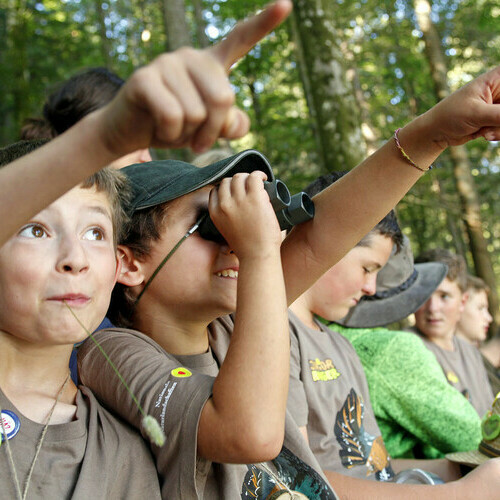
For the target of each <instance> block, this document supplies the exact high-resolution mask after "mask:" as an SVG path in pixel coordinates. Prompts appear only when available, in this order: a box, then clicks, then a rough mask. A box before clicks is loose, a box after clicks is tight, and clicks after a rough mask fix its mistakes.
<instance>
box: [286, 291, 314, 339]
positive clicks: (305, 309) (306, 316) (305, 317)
mask: <svg viewBox="0 0 500 500" xmlns="http://www.w3.org/2000/svg"><path fill="white" fill-rule="evenodd" d="M290 309H291V311H292V312H293V313H294V314H295V316H297V317H298V318H299V319H300V321H302V323H304V325H306V326H307V327H308V328H311V329H312V330H321V329H320V327H319V326H318V324H317V323H316V321H315V319H314V318H315V315H314V313H313V312H312V311H311V308H310V307H309V303H308V300H307V293H304V294H302V295H301V296H300V297H299V298H298V299H297V300H296V301H295V302H294V303H293V304H292V305H290Z"/></svg>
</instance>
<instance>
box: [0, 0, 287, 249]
mask: <svg viewBox="0 0 500 500" xmlns="http://www.w3.org/2000/svg"><path fill="white" fill-rule="evenodd" d="M290 10H291V2H290V0H278V1H277V2H276V3H274V4H272V5H270V6H269V7H267V8H266V9H265V10H263V11H262V12H261V13H260V14H258V15H256V16H254V17H251V18H250V19H248V20H246V21H243V22H242V23H240V24H238V25H237V26H236V27H235V29H234V30H233V31H232V32H231V33H230V34H229V35H228V36H227V38H226V39H224V40H222V41H221V42H220V43H219V44H217V45H215V46H213V47H210V48H207V49H204V50H194V49H190V48H183V49H180V50H178V51H176V52H173V53H170V54H164V55H162V56H159V57H158V58H157V59H155V60H154V61H153V62H152V63H151V64H149V65H148V66H145V67H144V68H141V69H139V70H138V71H136V72H135V73H134V74H133V75H132V77H131V78H130V79H129V80H128V81H127V83H126V84H125V85H124V86H123V88H122V89H121V90H120V92H119V93H118V95H117V96H116V98H115V99H114V100H113V101H112V102H111V103H110V104H108V105H107V106H105V107H103V108H101V109H99V110H97V111H95V112H94V113H91V114H90V115H87V117H85V118H84V119H83V120H81V121H80V122H78V123H77V124H76V125H75V126H74V127H72V128H71V129H69V130H68V131H67V132H66V133H64V134H62V135H61V136H59V137H57V138H56V139H54V140H53V141H51V142H50V143H48V144H47V145H45V146H43V147H42V148H40V149H38V150H37V151H35V152H33V153H31V154H29V155H27V156H25V157H22V158H20V159H19V160H17V161H15V162H13V163H12V164H11V165H8V166H6V167H4V168H2V169H0V219H1V220H2V221H3V222H2V225H1V230H0V245H2V244H3V243H4V242H5V241H6V240H7V239H8V238H9V237H10V236H11V235H12V234H13V233H14V231H15V230H16V229H17V228H18V227H19V226H20V225H21V224H23V223H24V222H25V221H27V220H28V219H29V218H30V217H32V216H33V215H35V214H36V213H38V212H39V211H40V210H42V209H43V208H44V207H45V206H47V205H48V204H49V203H51V202H53V201H54V200H55V199H57V198H58V197H59V196H61V195H62V194H64V193H65V192H66V191H68V190H69V189H71V188H72V187H73V186H75V185H76V184H78V183H80V182H81V181H82V180H84V179H85V178H86V177H88V176H89V175H91V174H93V173H94V172H96V171H97V170H99V169H101V168H102V167H104V166H105V165H107V164H109V163H110V162H112V161H113V160H115V159H117V158H119V157H121V156H123V155H125V154H128V153H130V152H132V151H136V150H138V149H143V148H147V147H150V146H152V147H162V148H176V147H185V146H191V147H193V148H194V149H195V150H196V151H201V150H203V149H206V148H209V147H210V146H211V145H212V144H213V143H214V141H215V140H216V139H217V138H218V137H226V138H229V139H233V138H237V137H241V136H243V135H245V134H246V132H247V131H248V128H249V120H248V117H247V115H246V114H245V113H244V112H243V111H241V110H239V109H238V108H236V107H235V106H234V105H233V103H234V92H233V90H232V89H231V86H230V84H229V81H228V78H227V75H228V74H229V70H230V68H231V66H232V65H233V64H234V63H235V62H236V61H237V60H238V59H239V58H241V57H243V56H244V55H245V54H246V53H247V52H248V51H249V50H250V49H251V48H252V47H253V46H254V45H255V44H256V43H257V42H258V41H259V40H261V39H262V38H263V37H264V36H265V35H266V34H267V33H269V31H271V30H272V29H274V28H275V27H276V26H277V25H278V24H280V23H281V22H282V21H283V20H284V19H285V18H286V17H287V15H288V13H289V12H290Z"/></svg>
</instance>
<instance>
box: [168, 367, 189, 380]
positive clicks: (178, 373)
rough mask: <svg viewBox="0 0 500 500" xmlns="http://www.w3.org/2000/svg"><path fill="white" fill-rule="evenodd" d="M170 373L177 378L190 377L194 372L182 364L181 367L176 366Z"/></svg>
mask: <svg viewBox="0 0 500 500" xmlns="http://www.w3.org/2000/svg"><path fill="white" fill-rule="evenodd" d="M170 373H171V374H172V375H173V376H174V377H177V378H186V377H190V376H191V375H192V373H191V372H190V371H189V370H188V369H187V368H184V367H183V366H181V367H179V368H175V369H174V370H172V371H171V372H170Z"/></svg>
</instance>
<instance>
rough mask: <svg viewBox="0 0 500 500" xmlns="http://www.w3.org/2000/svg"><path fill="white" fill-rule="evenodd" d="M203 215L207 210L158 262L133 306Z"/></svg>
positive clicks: (196, 227)
mask: <svg viewBox="0 0 500 500" xmlns="http://www.w3.org/2000/svg"><path fill="white" fill-rule="evenodd" d="M205 217H208V212H207V213H205V214H203V215H202V216H201V217H200V218H199V219H198V220H197V221H196V222H195V224H194V226H192V227H191V228H190V229H189V230H188V232H187V233H186V234H185V235H184V236H183V237H182V238H181V239H180V240H179V241H178V242H177V244H176V245H175V246H174V248H172V250H170V252H168V254H167V255H166V257H165V258H164V259H163V260H162V261H161V262H160V264H159V265H158V267H157V268H156V269H155V271H154V273H153V274H152V275H151V277H150V278H149V280H148V281H147V283H146V285H145V286H144V288H143V289H142V291H141V293H140V294H139V295H138V296H137V299H135V303H134V306H136V305H137V302H139V299H140V298H141V297H142V296H143V295H144V292H145V291H146V290H147V289H148V287H149V285H150V284H151V282H152V281H153V280H154V278H155V277H156V275H157V274H158V273H159V272H160V271H161V268H162V267H163V266H164V265H165V264H166V262H167V260H168V259H170V257H172V255H173V254H174V252H175V251H176V250H177V249H178V248H179V247H180V246H181V245H182V243H184V241H185V240H186V238H187V237H188V236H191V235H192V234H193V233H194V232H195V231H196V230H197V229H198V227H199V225H200V224H201V221H202V220H203V219H204V218H205Z"/></svg>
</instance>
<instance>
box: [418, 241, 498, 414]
mask: <svg viewBox="0 0 500 500" xmlns="http://www.w3.org/2000/svg"><path fill="white" fill-rule="evenodd" d="M431 261H435V262H443V263H445V264H446V265H447V266H448V273H447V275H446V277H445V278H444V279H443V281H442V282H441V284H440V285H439V286H438V288H437V289H436V291H435V292H434V293H433V294H432V295H431V296H430V298H429V299H428V300H427V301H426V302H425V304H424V305H423V306H421V307H420V308H419V309H418V310H417V311H416V312H415V327H414V329H413V331H414V332H415V333H417V334H418V335H420V337H421V338H422V340H423V341H424V343H425V345H426V346H427V348H428V349H430V350H431V351H432V352H433V353H434V355H435V356H436V359H437V360H438V363H439V364H440V365H441V368H442V369H443V371H444V374H445V376H446V378H447V380H448V382H449V383H450V384H451V385H452V386H453V387H455V388H456V389H457V390H458V391H460V392H461V393H462V394H463V395H464V396H465V397H466V398H467V399H469V401H470V402H471V404H472V406H474V408H475V409H476V411H477V412H478V414H479V416H480V417H482V416H483V415H484V413H485V412H486V411H488V410H489V408H490V407H491V402H492V401H493V393H492V391H491V387H490V384H489V381H488V376H487V374H486V371H485V369H484V365H483V362H482V359H481V355H480V353H479V351H478V350H477V349H476V348H475V347H473V346H472V345H471V344H469V343H468V342H467V341H465V340H463V339H461V338H459V337H457V336H456V335H455V333H456V331H457V324H458V322H459V320H460V316H461V314H462V311H463V309H464V304H465V302H466V301H467V295H466V280H467V274H466V266H465V260H464V259H463V257H461V256H459V255H456V254H453V253H452V252H450V251H448V250H445V249H435V250H429V251H428V252H426V253H424V254H422V255H421V256H419V257H418V258H417V259H415V262H431Z"/></svg>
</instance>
